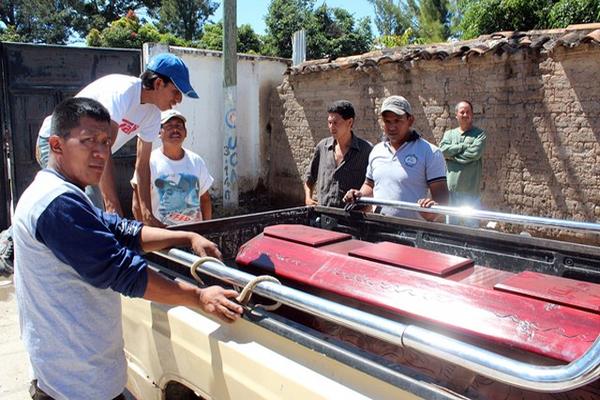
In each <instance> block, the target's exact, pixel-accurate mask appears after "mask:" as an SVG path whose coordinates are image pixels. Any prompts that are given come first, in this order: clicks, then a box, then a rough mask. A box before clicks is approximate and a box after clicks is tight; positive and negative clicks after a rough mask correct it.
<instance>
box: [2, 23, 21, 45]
mask: <svg viewBox="0 0 600 400" xmlns="http://www.w3.org/2000/svg"><path fill="white" fill-rule="evenodd" d="M0 41H3V42H23V38H22V37H21V35H19V34H18V33H17V31H16V29H15V27H14V26H13V25H8V26H7V27H6V28H4V29H0Z"/></svg>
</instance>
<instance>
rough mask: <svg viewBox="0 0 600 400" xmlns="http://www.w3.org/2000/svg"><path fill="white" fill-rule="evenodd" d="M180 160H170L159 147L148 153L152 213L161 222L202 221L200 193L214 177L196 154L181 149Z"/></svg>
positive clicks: (166, 223) (172, 223) (167, 223)
mask: <svg viewBox="0 0 600 400" xmlns="http://www.w3.org/2000/svg"><path fill="white" fill-rule="evenodd" d="M184 151H185V154H184V156H183V158H182V159H181V160H171V159H170V158H168V157H167V156H165V155H164V154H163V152H162V147H161V148H159V149H156V150H154V151H153V152H152V154H151V155H150V193H151V201H152V214H154V217H155V218H156V219H158V220H159V221H160V222H162V223H163V224H165V225H178V224H183V223H190V222H200V221H202V212H201V210H200V196H201V195H202V194H204V193H205V192H206V191H207V190H208V189H209V188H210V186H211V185H212V183H213V181H214V179H213V177H212V176H211V175H210V173H209V172H208V168H206V164H205V163H204V160H203V159H202V157H200V156H199V155H198V154H196V153H194V152H192V151H189V150H186V149H184Z"/></svg>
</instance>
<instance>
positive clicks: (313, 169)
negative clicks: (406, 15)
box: [304, 145, 321, 206]
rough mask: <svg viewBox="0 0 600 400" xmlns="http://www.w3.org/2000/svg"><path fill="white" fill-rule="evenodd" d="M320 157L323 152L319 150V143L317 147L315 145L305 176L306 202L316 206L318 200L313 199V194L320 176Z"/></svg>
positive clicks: (308, 204)
mask: <svg viewBox="0 0 600 400" xmlns="http://www.w3.org/2000/svg"><path fill="white" fill-rule="evenodd" d="M320 159H321V153H320V151H319V146H318V145H317V147H315V152H314V153H313V157H312V160H310V165H309V166H308V170H307V171H306V176H305V177H304V204H305V205H307V206H316V205H317V204H318V202H317V201H316V200H314V199H313V194H314V189H315V184H316V183H317V179H318V177H319V164H320Z"/></svg>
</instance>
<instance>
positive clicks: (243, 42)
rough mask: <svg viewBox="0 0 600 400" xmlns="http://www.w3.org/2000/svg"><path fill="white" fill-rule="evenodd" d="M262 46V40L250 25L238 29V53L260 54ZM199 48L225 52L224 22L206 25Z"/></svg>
mask: <svg viewBox="0 0 600 400" xmlns="http://www.w3.org/2000/svg"><path fill="white" fill-rule="evenodd" d="M261 46H262V40H261V39H260V37H259V35H257V34H256V32H254V30H253V29H252V27H251V26H250V25H249V24H244V25H241V26H239V27H238V30H237V51H238V53H246V54H259V53H260V52H261ZM198 47H200V48H202V49H210V50H219V51H222V50H223V21H219V22H217V23H215V24H206V25H205V26H204V34H203V35H202V38H201V39H200V42H199V43H198Z"/></svg>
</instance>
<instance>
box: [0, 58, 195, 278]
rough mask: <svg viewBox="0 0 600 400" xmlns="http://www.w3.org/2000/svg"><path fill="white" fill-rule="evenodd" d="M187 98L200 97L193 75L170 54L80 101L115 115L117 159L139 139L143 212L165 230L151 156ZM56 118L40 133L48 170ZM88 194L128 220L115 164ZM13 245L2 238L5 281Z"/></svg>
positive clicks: (104, 81) (104, 82) (94, 86)
mask: <svg viewBox="0 0 600 400" xmlns="http://www.w3.org/2000/svg"><path fill="white" fill-rule="evenodd" d="M183 95H185V96H187V97H191V98H194V99H197V98H198V95H197V94H196V92H195V91H194V89H193V88H192V85H191V84H190V77H189V72H188V69H187V67H186V65H185V64H184V63H183V61H182V60H181V59H180V58H179V57H177V56H175V55H173V54H170V53H162V54H158V55H156V56H155V57H153V58H152V59H151V60H150V62H149V63H148V65H147V66H146V70H145V71H144V72H143V73H142V75H141V76H140V77H139V78H136V77H133V76H127V75H121V74H111V75H106V76H103V77H102V78H100V79H97V80H95V81H94V82H92V83H90V84H89V85H87V86H86V87H84V88H83V89H82V90H81V91H80V92H79V93H77V94H76V95H75V97H87V98H91V99H94V100H97V101H98V102H100V103H101V104H102V105H103V106H104V107H105V108H106V109H107V110H108V111H109V113H110V116H111V118H112V123H111V140H112V147H111V151H112V153H113V154H114V153H115V152H116V151H117V150H119V149H120V148H121V147H123V145H124V144H125V143H127V142H128V141H129V140H131V139H133V138H134V137H135V136H136V135H137V136H138V142H137V157H136V160H135V174H136V176H137V177H138V179H137V182H138V186H139V187H138V192H139V200H140V201H139V209H140V212H141V216H142V222H144V223H145V224H146V225H150V226H159V227H163V226H164V225H163V224H162V223H160V222H159V221H158V220H157V219H156V218H154V217H153V216H152V208H151V205H150V166H149V163H150V153H151V152H152V142H153V141H154V140H156V139H157V138H158V134H159V131H160V112H161V111H164V110H168V109H171V108H173V106H175V105H176V104H178V103H180V102H181V100H182V97H183ZM51 121H52V116H48V117H46V118H45V119H44V122H43V123H42V127H41V128H40V131H39V133H38V140H37V148H36V158H37V160H38V163H39V164H40V166H41V167H42V168H45V167H46V165H47V164H48V154H49V149H50V146H49V144H48V138H49V137H50V135H51V132H50V125H51ZM86 194H87V195H88V196H89V197H90V199H91V200H92V202H93V203H94V205H96V206H97V207H100V208H103V209H105V210H106V211H108V212H114V213H117V214H119V215H120V216H123V209H122V208H121V204H120V202H119V198H118V197H117V190H116V187H115V180H114V175H113V164H112V160H110V159H109V160H108V162H107V163H106V166H105V169H104V174H103V175H102V179H101V180H100V183H99V185H98V187H96V186H94V187H87V188H86ZM12 265H13V241H12V238H11V231H10V228H9V229H8V230H6V231H4V232H2V233H1V234H0V275H9V274H10V273H12Z"/></svg>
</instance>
